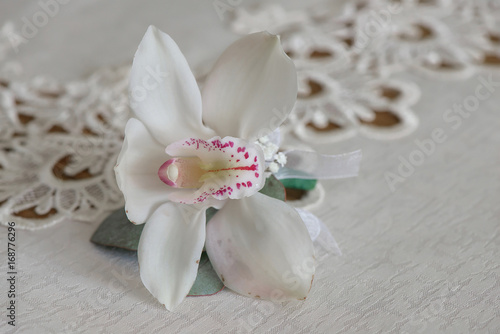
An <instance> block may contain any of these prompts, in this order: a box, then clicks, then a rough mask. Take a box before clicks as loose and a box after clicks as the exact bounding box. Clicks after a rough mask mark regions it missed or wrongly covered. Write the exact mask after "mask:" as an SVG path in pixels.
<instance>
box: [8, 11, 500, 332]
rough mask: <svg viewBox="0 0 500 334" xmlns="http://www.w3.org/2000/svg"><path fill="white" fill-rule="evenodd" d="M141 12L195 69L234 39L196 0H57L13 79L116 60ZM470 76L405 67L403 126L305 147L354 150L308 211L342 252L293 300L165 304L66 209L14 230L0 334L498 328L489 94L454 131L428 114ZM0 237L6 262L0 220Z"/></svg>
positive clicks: (499, 264)
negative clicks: (377, 136)
mask: <svg viewBox="0 0 500 334" xmlns="http://www.w3.org/2000/svg"><path fill="white" fill-rule="evenodd" d="M249 3H250V2H249V1H248V2H247V1H244V2H243V3H242V5H245V6H246V5H248V4H249ZM292 5H293V6H295V7H297V6H298V5H299V2H298V1H294V3H293V4H288V6H292ZM37 10H39V5H38V4H37V3H36V2H28V1H18V2H3V3H2V4H0V23H3V22H5V21H6V20H11V21H13V22H14V23H15V24H17V25H22V21H21V18H22V17H23V16H29V15H32V14H33V13H34V12H35V11H37ZM149 24H155V25H157V26H158V27H159V28H160V29H162V30H164V31H166V32H168V33H169V34H171V35H172V36H173V38H174V39H175V40H176V41H177V42H178V44H179V45H180V47H181V49H182V50H183V52H184V53H185V55H186V57H187V58H188V61H189V62H190V64H192V66H193V68H197V67H202V68H205V67H206V66H208V65H207V64H210V63H211V62H212V61H213V60H214V59H215V58H214V57H216V56H217V55H218V54H219V53H220V52H221V51H222V50H223V49H224V47H225V46H227V45H228V44H229V43H230V42H231V41H233V40H235V39H236V38H237V36H236V35H234V34H233V33H231V32H230V31H229V29H228V28H227V26H226V24H225V23H224V22H223V21H221V20H220V19H219V17H218V16H217V13H216V12H215V10H214V7H213V4H212V3H211V2H202V1H198V2H196V1H184V2H182V3H181V2H178V3H175V4H167V3H164V2H162V1H141V2H140V3H139V2H132V1H107V2H101V1H86V2H78V3H77V2H70V3H68V4H67V5H64V6H61V8H60V12H59V13H58V14H57V15H56V16H55V17H54V18H52V19H51V20H50V22H49V23H48V24H47V26H46V27H44V28H43V29H40V31H39V33H38V34H37V36H35V37H34V38H33V39H31V40H30V41H29V43H28V44H26V45H23V46H21V48H20V52H19V53H18V54H15V55H14V56H15V58H16V59H18V60H19V61H21V63H22V65H23V68H24V70H25V72H24V73H23V76H24V77H25V78H30V77H32V76H34V75H37V74H48V75H52V76H54V77H56V78H59V79H62V80H69V79H77V78H79V77H81V76H82V75H85V74H86V73H89V72H91V71H92V70H95V69H96V68H97V67H99V66H108V65H120V64H124V63H127V62H129V61H130V60H131V58H132V56H133V53H134V51H135V48H136V47H137V45H138V43H139V41H140V38H141V36H142V35H143V33H144V32H145V30H146V27H147V26H148V25H149ZM480 75H483V76H485V77H487V75H488V71H487V70H485V71H484V72H483V73H479V74H477V75H475V76H473V77H472V78H470V79H468V80H465V81H453V82H452V81H436V80H429V79H425V78H423V77H420V76H415V75H412V74H409V73H404V74H402V75H401V76H402V77H404V78H405V79H407V80H411V81H413V82H415V83H416V84H418V85H419V86H420V87H421V90H422V96H423V97H422V99H421V100H420V101H419V102H418V104H417V105H416V106H415V108H414V109H415V111H416V113H417V114H418V117H419V118H420V122H421V123H420V126H419V128H418V129H417V131H415V132H414V133H413V134H412V135H410V136H408V137H406V138H404V139H401V140H398V141H392V142H381V141H373V140H369V139H366V138H363V137H355V138H353V139H349V140H347V141H344V142H340V143H338V144H335V145H320V146H317V147H316V148H317V149H318V150H319V151H321V152H323V153H327V152H328V153H341V152H347V151H352V150H354V149H358V148H360V149H362V150H363V154H364V159H363V162H362V167H361V172H360V176H359V177H358V178H355V179H348V180H340V181H324V182H323V184H324V186H325V189H326V199H325V203H324V204H323V205H322V206H321V207H320V208H319V209H317V210H315V211H314V213H315V214H317V215H318V216H319V217H320V218H321V219H322V220H323V221H324V222H325V223H326V225H327V226H328V227H329V228H330V229H331V231H332V233H333V235H334V236H335V238H336V240H337V241H338V243H339V245H340V247H341V249H342V251H343V256H341V257H335V256H330V257H326V258H324V259H323V260H322V262H321V264H320V266H319V269H318V271H317V273H316V276H315V281H314V285H313V288H312V290H311V293H310V295H309V297H308V299H307V301H305V302H289V303H284V304H283V305H278V304H272V303H270V302H264V301H256V300H253V299H249V298H246V297H242V296H239V295H236V294H235V293H233V292H231V291H229V290H224V291H222V292H221V293H219V294H217V295H215V296H210V297H191V298H188V299H187V300H186V301H185V302H184V303H182V304H181V305H180V306H179V307H178V308H177V309H176V310H175V311H174V312H168V311H166V310H165V309H164V308H163V306H161V305H160V304H159V303H157V302H156V300H155V299H154V298H153V297H152V296H151V295H150V294H149V293H148V291H147V290H146V289H145V288H144V287H143V285H142V283H141V281H140V277H139V273H138V268H137V261H136V256H135V255H132V254H129V253H126V252H120V251H110V250H107V249H103V248H99V247H96V246H95V245H93V244H91V243H90V242H89V238H90V236H91V235H92V233H93V232H94V230H95V229H96V228H97V226H98V225H99V223H100V221H95V222H94V223H91V224H84V223H81V222H76V221H68V222H63V223H61V224H58V225H56V226H54V227H52V228H48V229H45V230H40V231H18V232H17V245H16V246H17V261H18V268H19V269H18V271H19V275H18V277H19V281H18V282H17V289H18V291H19V295H18V298H17V301H18V313H17V324H18V326H17V327H16V329H15V331H13V330H12V328H11V327H10V326H8V325H7V323H6V317H5V316H4V314H5V307H6V303H5V301H6V290H7V285H6V280H5V279H1V280H0V281H1V284H0V286H1V289H0V291H1V298H0V300H1V308H2V310H3V311H2V312H1V314H2V320H1V322H0V331H2V332H6V333H13V332H16V333H73V332H75V333H138V332H141V333H246V332H256V333H353V332H360V333H405V332H407V333H436V332H444V333H469V332H480V333H498V332H500V251H499V247H500V206H499V203H500V177H499V175H498V171H499V170H500V168H499V166H500V149H499V147H500V131H499V129H500V115H499V106H500V93H499V92H500V90H499V91H495V92H494V94H493V95H492V96H491V97H490V98H489V99H487V100H485V101H483V102H481V105H480V107H479V109H478V110H477V111H476V112H474V113H473V114H472V115H471V116H470V117H469V118H467V119H464V120H463V123H462V125H461V126H460V127H459V128H458V129H456V130H454V129H452V128H451V127H450V126H449V124H447V123H445V122H444V121H443V118H442V117H443V113H444V111H445V110H446V109H448V108H451V107H452V106H453V104H454V103H460V102H462V101H463V99H464V98H465V97H466V96H468V95H471V94H474V90H475V88H476V86H477V85H478V81H477V78H478V76H480ZM494 78H495V80H496V81H499V80H500V76H499V75H498V74H495V76H494ZM435 128H442V129H443V131H444V132H445V134H446V136H447V140H446V141H445V142H444V143H442V144H438V145H437V147H436V150H435V152H434V153H433V154H431V155H430V156H426V158H425V161H424V162H423V163H422V164H421V165H420V166H417V167H416V168H415V172H414V173H413V174H412V175H411V176H409V177H408V178H407V179H406V181H405V182H404V183H401V184H398V185H397V186H396V191H395V192H391V191H390V189H389V187H388V185H387V183H386V182H385V179H384V173H385V172H386V171H391V172H396V170H397V167H398V165H399V163H400V162H399V160H398V157H399V156H402V157H404V158H406V159H408V156H409V155H410V154H411V152H412V151H414V150H415V149H417V146H416V144H415V143H414V141H415V140H416V139H418V140H423V139H426V138H429V137H430V136H431V133H432V131H433V130H434V129H435ZM0 240H1V244H2V247H1V249H0V257H1V258H2V260H1V263H2V268H3V269H2V272H4V273H5V272H6V271H7V270H6V268H5V262H6V261H5V259H6V240H7V230H6V229H5V228H3V227H2V228H0ZM3 277H5V276H4V275H3Z"/></svg>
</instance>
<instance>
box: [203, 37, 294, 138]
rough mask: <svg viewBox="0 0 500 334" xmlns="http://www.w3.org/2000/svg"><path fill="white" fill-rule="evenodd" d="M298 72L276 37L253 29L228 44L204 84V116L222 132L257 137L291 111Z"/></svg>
mask: <svg viewBox="0 0 500 334" xmlns="http://www.w3.org/2000/svg"><path fill="white" fill-rule="evenodd" d="M296 97H297V74H296V71H295V67H294V65H293V62H292V61H291V60H290V58H288V56H287V55H286V54H285V53H284V52H283V49H282V48H281V45H280V40H279V38H278V37H277V36H275V35H271V34H269V33H267V32H260V33H255V34H251V35H248V36H245V37H243V38H241V39H240V40H238V41H236V42H235V43H233V44H232V45H231V46H229V47H228V48H227V49H226V51H224V53H223V54H222V55H221V56H220V58H219V59H218V61H217V63H216V64H215V66H214V68H213V70H212V72H211V73H210V74H209V75H208V78H207V81H206V83H205V85H204V86H203V92H202V98H203V120H204V122H205V124H207V125H208V126H210V127H211V128H212V129H214V130H215V131H216V132H217V134H218V135H220V136H233V137H239V138H244V139H257V138H258V137H262V136H264V135H267V134H269V133H271V132H272V131H273V130H275V129H276V128H277V127H278V126H279V125H280V124H281V123H283V121H284V120H285V119H286V117H287V116H288V114H289V112H290V110H291V109H292V107H293V105H294V103H295V100H296Z"/></svg>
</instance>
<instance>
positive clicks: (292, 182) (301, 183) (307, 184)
mask: <svg viewBox="0 0 500 334" xmlns="http://www.w3.org/2000/svg"><path fill="white" fill-rule="evenodd" d="M281 183H282V184H283V186H284V187H285V188H289V189H300V190H313V189H314V187H316V183H318V180H305V179H283V180H281Z"/></svg>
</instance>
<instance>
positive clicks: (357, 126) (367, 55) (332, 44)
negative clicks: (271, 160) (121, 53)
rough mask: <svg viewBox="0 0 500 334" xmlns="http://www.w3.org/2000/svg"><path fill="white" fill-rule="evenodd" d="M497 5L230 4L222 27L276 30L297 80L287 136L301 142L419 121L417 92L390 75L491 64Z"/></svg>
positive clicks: (463, 70)
mask: <svg viewBox="0 0 500 334" xmlns="http://www.w3.org/2000/svg"><path fill="white" fill-rule="evenodd" d="M499 9H500V5H499V4H498V2H496V3H495V2H494V1H477V2H476V1H465V0H464V1H451V0H441V1H440V0H435V1H411V0H405V1H389V0H373V1H366V0H356V1H349V2H348V3H347V5H346V6H345V7H344V8H343V9H342V11H340V12H339V11H338V10H337V9H336V8H335V7H333V6H331V4H330V3H328V2H325V3H322V4H321V5H319V6H315V7H312V8H310V9H309V10H308V11H285V10H284V9H283V8H281V7H279V6H276V5H267V6H264V7H262V6H261V7H257V8H254V9H251V10H248V9H246V8H239V9H237V10H236V11H235V15H234V17H233V20H232V22H231V28H232V29H233V30H234V31H235V32H237V33H240V34H247V33H251V32H255V31H261V30H268V31H270V32H272V33H276V34H280V35H281V40H282V43H283V45H284V48H285V50H286V51H287V53H288V54H289V56H290V57H291V58H292V59H293V60H294V62H295V64H296V67H297V70H298V77H299V98H298V101H297V104H296V106H295V110H294V112H293V114H292V117H291V118H290V120H289V122H288V124H287V126H286V129H287V130H288V132H289V133H293V134H295V135H296V136H298V137H299V138H300V139H302V140H303V141H306V142H310V143H328V142H335V141H339V140H343V139H346V138H349V137H352V136H354V135H356V134H360V135H364V136H366V137H369V138H372V139H377V140H384V139H397V138H400V137H403V136H406V135H408V134H409V133H411V132H412V131H413V130H414V129H415V128H416V127H417V125H418V118H417V116H416V115H415V113H414V112H413V110H412V105H414V104H415V103H416V102H417V101H418V100H419V98H420V89H419V87H418V86H416V85H415V84H413V83H411V82H408V81H405V80H402V79H398V78H397V74H398V73H399V72H402V71H408V70H411V71H414V72H417V73H420V74H423V75H431V76H433V77H435V78H438V79H459V78H467V77H469V76H470V75H472V74H473V73H474V72H475V69H476V68H478V67H482V66H498V65H500V14H499V13H500V11H499ZM457 18H459V20H457Z"/></svg>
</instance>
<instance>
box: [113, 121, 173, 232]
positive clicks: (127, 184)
mask: <svg viewBox="0 0 500 334" xmlns="http://www.w3.org/2000/svg"><path fill="white" fill-rule="evenodd" d="M164 150H165V149H164V147H163V146H162V145H160V144H159V143H158V142H157V141H156V140H155V139H154V138H153V137H152V136H151V135H150V134H149V132H148V130H147V129H146V127H145V126H144V124H143V123H142V122H141V121H139V120H137V119H135V118H131V119H129V121H128V122H127V125H126V126H125V139H124V142H123V146H122V150H121V152H120V155H119V156H118V161H117V164H116V167H115V174H116V181H117V183H118V187H119V188H120V190H121V191H122V193H123V195H124V197H125V211H126V213H127V217H128V219H129V220H130V221H131V222H133V223H134V224H143V223H144V222H145V221H146V219H147V218H148V217H149V216H150V215H151V214H152V213H153V212H154V210H155V209H156V208H157V207H158V206H160V205H161V204H163V203H165V202H167V201H168V195H169V193H170V192H172V191H173V189H172V188H169V187H168V186H166V185H165V184H164V183H163V182H161V180H160V179H159V178H158V168H159V167H160V166H161V165H162V163H163V162H164V161H165V160H166V159H168V156H167V155H166V154H165V151H164Z"/></svg>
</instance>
